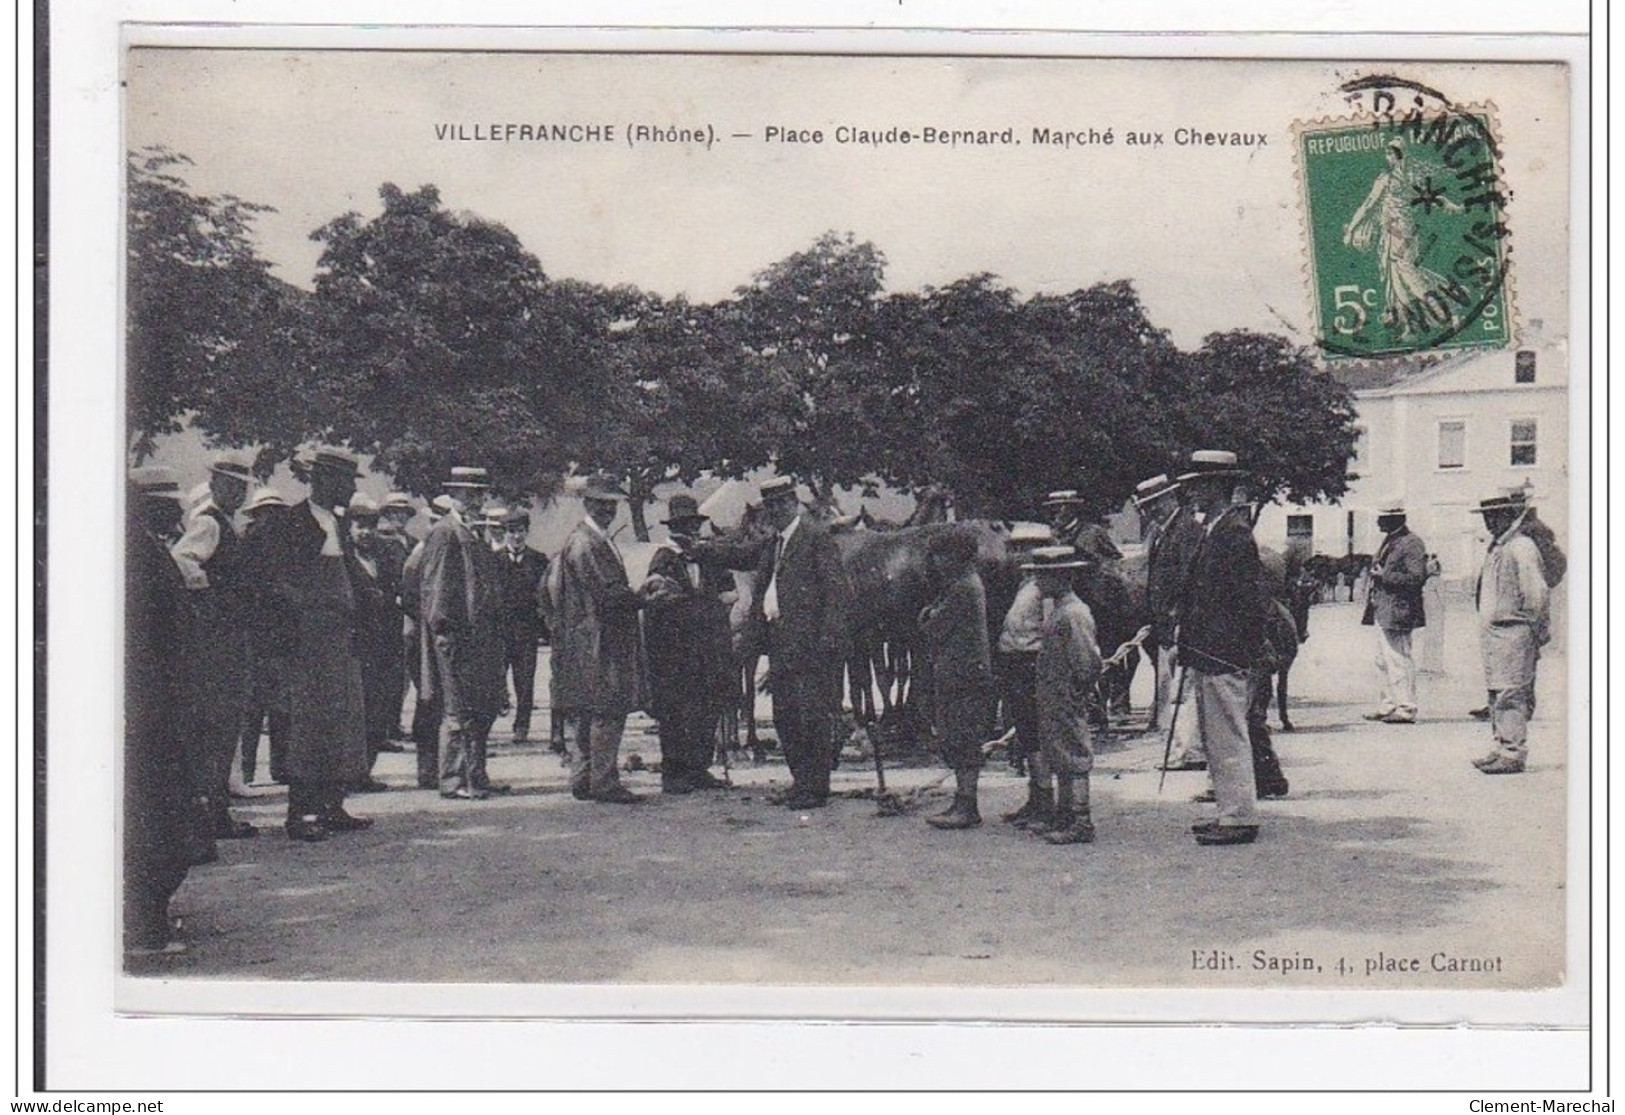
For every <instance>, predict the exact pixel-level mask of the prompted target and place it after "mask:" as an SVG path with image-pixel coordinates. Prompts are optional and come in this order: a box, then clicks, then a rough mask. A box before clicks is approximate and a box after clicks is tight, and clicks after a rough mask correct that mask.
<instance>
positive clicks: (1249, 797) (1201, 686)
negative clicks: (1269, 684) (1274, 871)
mask: <svg viewBox="0 0 1625 1115" xmlns="http://www.w3.org/2000/svg"><path fill="white" fill-rule="evenodd" d="M1244 475H1245V474H1244V473H1243V471H1242V470H1241V469H1240V468H1238V467H1237V465H1236V455H1235V454H1234V453H1229V452H1224V451H1221V450H1211V449H1204V450H1198V451H1197V452H1195V453H1193V454H1191V462H1190V471H1189V472H1186V473H1185V474H1183V475H1182V476H1180V477H1179V478H1178V483H1180V484H1182V485H1183V486H1184V487H1185V490H1186V491H1187V492H1189V493H1190V496H1191V502H1192V505H1193V509H1194V512H1195V514H1196V516H1197V517H1198V519H1199V520H1200V523H1201V528H1202V536H1201V539H1200V540H1199V541H1198V543H1197V546H1196V552H1195V554H1194V555H1193V557H1192V559H1191V566H1190V573H1189V575H1188V576H1187V578H1186V581H1185V591H1184V595H1183V597H1182V600H1181V603H1180V608H1179V645H1178V655H1179V664H1180V666H1182V667H1183V668H1184V669H1186V670H1188V671H1190V688H1191V689H1192V690H1193V692H1194V696H1195V706H1196V719H1197V727H1198V729H1199V731H1200V732H1201V735H1202V741H1203V743H1204V744H1205V745H1206V747H1207V756H1208V770H1209V772H1210V773H1211V775H1212V778H1213V793H1214V797H1215V798H1216V800H1217V802H1218V817H1217V819H1216V820H1214V821H1209V822H1203V823H1200V824H1197V825H1194V826H1192V829H1191V831H1192V832H1193V833H1194V834H1195V836H1196V842H1197V843H1198V844H1204V845H1215V844H1250V843H1252V842H1253V840H1254V839H1255V838H1256V837H1257V836H1258V818H1257V802H1258V787H1257V784H1256V782H1255V781H1254V776H1253V756H1252V745H1251V743H1250V741H1249V738H1248V734H1247V708H1248V704H1249V675H1250V674H1251V672H1252V669H1253V667H1254V665H1255V664H1256V663H1257V662H1258V660H1259V657H1260V655H1261V654H1262V651H1263V643H1264V608H1263V600H1262V595H1261V590H1260V587H1259V581H1260V579H1261V577H1262V566H1261V564H1260V562H1259V557H1258V545H1257V543H1256V542H1254V541H1253V525H1252V514H1251V509H1250V508H1249V507H1247V506H1245V505H1241V504H1237V503H1235V502H1234V501H1233V496H1234V493H1235V489H1236V485H1237V484H1238V483H1239V482H1240V481H1241V480H1242V479H1243V477H1244Z"/></svg>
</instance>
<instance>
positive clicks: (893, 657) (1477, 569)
mask: <svg viewBox="0 0 1625 1115" xmlns="http://www.w3.org/2000/svg"><path fill="white" fill-rule="evenodd" d="M149 38H150V37H149ZM122 76H123V115H124V124H123V158H124V160H125V174H126V182H127V188H126V193H125V202H126V205H125V208H124V213H123V217H124V234H125V243H124V248H125V257H124V259H125V269H124V276H123V299H124V306H125V314H126V317H125V337H126V343H125V349H124V364H123V369H122V384H123V392H124V394H123V415H124V419H125V435H126V441H125V445H124V456H123V458H122V460H121V462H120V465H121V467H122V468H124V469H126V470H127V471H128V475H129V484H128V488H127V492H126V495H125V501H126V509H127V512H128V516H127V517H128V529H127V539H126V549H125V555H126V556H125V560H124V564H123V570H124V572H123V576H124V580H123V582H122V584H123V588H122V592H123V597H124V601H125V613H124V615H125V618H124V623H125V625H126V626H125V635H124V643H123V647H124V650H123V658H122V662H123V666H122V679H121V693H122V697H121V699H122V702H123V708H124V709H125V717H126V724H127V733H126V738H125V741H124V747H125V758H124V767H123V770H124V774H123V777H122V787H123V815H122V818H121V829H120V832H121V840H122V849H123V868H122V883H121V885H122V891H121V893H122V899H123V906H122V909H123V920H122V922H121V933H122V941H121V947H122V956H121V960H120V962H119V967H120V972H121V974H120V977H119V980H118V984H117V1002H118V1005H119V1007H120V1008H121V1009H127V1010H139V1011H156V1012H172V1011H179V1012H185V1013H210V1012H213V1011H230V1010H242V1009H256V1010H261V1011H268V1012H270V1013H277V1012H279V1011H283V1010H286V1011H292V1012H301V1011H302V1012H310V1011H315V1012H316V1013H333V1014H345V1013H350V1012H352V1011H354V1012H361V1013H367V1012H371V1013H378V1012H379V1011H385V1012H389V1011H393V1010H396V1009H401V1010H406V1011H408V1012H421V1013H428V1014H434V1013H440V1012H441V1011H443V1010H452V1009H458V1008H455V1007H454V1006H453V1004H461V1003H465V1002H467V1001H468V1000H467V998H466V996H468V995H469V994H470V993H475V994H479V993H481V992H480V989H482V988H483V989H485V990H486V991H488V992H489V993H490V994H491V995H494V996H495V995H506V996H507V998H502V999H485V1000H476V1001H479V1002H483V1003H487V1004H490V1003H496V1004H497V1005H495V1006H487V1007H484V1008H482V1009H481V1010H480V1011H477V1013H517V1014H524V1013H528V1012H531V1011H534V1010H536V1009H538V1007H537V1004H539V1003H544V1004H545V1003H556V1002H557V1000H556V999H550V998H548V995H549V994H550V990H549V989H563V988H569V989H571V993H572V994H575V993H584V994H585V995H586V996H587V997H586V998H585V999H583V1000H582V1002H585V1003H586V1004H587V1006H586V1007H585V1008H583V1010H582V1013H593V1012H594V1011H595V1010H603V1011H610V1012H615V1011H620V1010H632V1011H633V1012H634V1013H635V1010H636V1008H627V1007H626V1006H625V1004H626V1003H628V1002H630V1001H631V999H629V998H628V995H629V994H630V995H633V996H634V997H635V992H636V989H637V988H640V987H659V988H661V989H663V992H662V993H670V994H675V995H677V996H678V1001H681V1002H687V1003H691V1004H692V1003H693V1002H696V1001H697V1000H695V999H694V998H693V997H692V996H690V997H689V998H688V999H684V998H683V996H684V995H685V994H688V993H689V992H693V993H694V994H696V995H697V994H699V993H700V992H701V991H703V990H705V989H711V990H713V991H715V990H716V989H717V988H718V987H721V988H723V989H725V991H726V989H735V990H737V992H738V993H740V994H743V995H746V996H747V998H743V999H740V998H734V999H730V1000H728V1001H729V1002H730V1003H734V1004H739V1003H744V1004H745V1006H743V1007H742V1008H738V1011H737V1012H738V1013H745V1014H761V1013H767V1014H772V1013H774V1008H773V1007H772V1006H771V1005H770V1004H768V1003H767V1002H766V1000H763V999H760V998H748V996H749V994H750V993H751V991H752V989H757V988H762V989H765V988H791V989H798V988H799V989H801V990H802V992H805V993H808V994H812V993H819V994H827V993H830V992H835V991H840V990H841V989H850V990H851V991H852V992H853V996H854V997H853V998H851V999H850V1000H847V1001H846V1003H847V1004H852V1003H860V1002H862V1003H868V1002H872V1000H870V999H865V998H864V996H865V995H867V994H869V993H870V992H873V991H876V990H878V989H883V988H914V989H929V988H956V989H962V990H963V991H964V992H965V993H966V995H967V996H969V997H968V998H964V999H959V1000H956V1004H957V1005H955V1004H949V1005H946V1006H944V1005H943V1004H941V1003H940V1002H938V1003H937V1004H936V1005H935V1006H932V1007H930V1008H926V1009H928V1010H929V1011H931V1012H934V1013H938V1014H945V1015H947V1016H971V1017H978V1016H981V1017H1003V1018H1032V1019H1039V1018H1079V1017H1087V1016H1088V1012H1089V1010H1090V1009H1091V1008H1089V1007H1087V1006H1083V1005H1080V1004H1082V1003H1084V1002H1085V1000H1082V999H1078V998H1076V997H1075V996H1077V995H1084V994H1092V993H1121V995H1120V997H1119V998H1118V999H1116V1000H1114V1002H1117V1003H1124V1002H1131V1001H1132V993H1144V994H1147V995H1154V996H1155V998H1154V999H1151V1000H1145V1001H1146V1002H1153V1001H1154V1002H1155V1003H1156V1004H1158V1005H1157V1006H1156V1007H1155V1008H1153V1010H1154V1012H1155V1013H1156V1015H1157V1016H1158V1017H1161V1018H1174V1019H1177V1018H1188V1017H1198V1016H1204V1015H1205V1014H1207V1013H1210V1010H1211V1009H1217V1010H1219V1011H1220V1013H1219V1017H1228V1018H1232V1019H1234V1018H1237V1017H1240V1016H1241V1015H1242V1014H1246V1013H1248V1012H1251V1013H1252V1015H1253V1016H1254V1017H1282V1016H1284V1017H1291V1018H1297V1019H1315V1018H1319V1019H1323V1020H1337V1019H1350V1018H1367V1017H1382V1018H1394V1017H1399V1018H1411V1019H1427V1020H1432V1021H1460V1020H1463V1019H1483V1018H1487V1017H1490V1016H1492V1015H1495V1013H1496V1012H1497V1011H1501V1010H1503V1009H1510V1010H1512V1011H1513V1012H1514V1013H1515V1014H1518V1015H1520V1016H1521V1018H1520V1019H1515V1020H1523V1021H1527V1020H1529V1019H1531V1018H1535V1017H1557V1016H1559V1015H1564V1016H1565V1017H1568V1015H1572V1014H1573V1009H1574V1005H1575V1003H1576V1002H1577V1001H1578V1002H1580V1003H1581V1008H1582V1012H1583V996H1582V997H1581V998H1580V999H1579V1000H1577V999H1576V998H1575V994H1576V989H1577V984H1576V981H1577V980H1579V981H1580V982H1581V983H1582V984H1583V982H1584V980H1585V979H1586V976H1585V973H1586V971H1587V970H1588V969H1587V963H1588V955H1589V947H1590V942H1589V936H1588V933H1589V924H1590V909H1589V906H1588V901H1589V899H1588V896H1587V894H1586V890H1585V887H1584V875H1583V870H1584V868H1583V856H1582V860H1581V861H1580V866H1579V867H1577V866H1576V861H1574V860H1571V855H1570V847H1571V845H1572V844H1573V843H1574V842H1575V839H1576V838H1575V832H1576V827H1577V826H1578V830H1579V831H1580V832H1581V833H1582V834H1583V833H1584V832H1586V831H1588V828H1589V818H1588V816H1587V815H1586V814H1585V813H1584V809H1585V803H1586V801H1587V797H1586V796H1585V793H1584V792H1583V791H1578V790H1577V787H1583V786H1585V785H1588V782H1587V779H1588V777H1589V775H1588V771H1589V763H1590V747H1591V741H1590V739H1589V738H1588V736H1587V734H1586V724H1585V722H1584V721H1583V720H1579V719H1577V717H1576V710H1577V709H1578V708H1580V707H1581V706H1580V705H1579V704H1578V703H1577V701H1576V698H1575V686H1577V685H1579V686H1583V685H1584V684H1585V675H1584V674H1583V673H1579V674H1577V673H1576V667H1575V662H1574V658H1573V655H1574V653H1575V648H1577V647H1583V646H1584V645H1585V643H1586V641H1587V639H1588V637H1589V616H1588V613H1587V608H1586V607H1585V606H1571V599H1580V600H1583V599H1584V597H1583V596H1581V597H1579V598H1574V597H1571V593H1572V592H1580V593H1583V592H1584V578H1585V577H1587V576H1588V575H1589V574H1588V572H1587V570H1588V563H1587V550H1586V547H1587V545H1588V542H1587V539H1586V535H1585V533H1584V530H1585V523H1584V521H1583V516H1582V515H1576V514H1575V513H1574V512H1573V510H1572V508H1573V506H1575V497H1574V493H1575V483H1576V479H1577V477H1578V478H1580V479H1581V480H1582V481H1583V478H1584V476H1585V474H1586V472H1587V471H1588V469H1589V463H1588V458H1587V456H1586V455H1585V452H1584V446H1585V444H1586V442H1585V433H1584V430H1583V429H1581V428H1578V427H1577V426H1576V425H1574V424H1572V419H1573V416H1575V415H1577V414H1583V413H1585V411H1584V407H1583V405H1582V406H1580V407H1579V408H1578V409H1577V407H1576V402H1577V397H1581V398H1582V401H1583V397H1584V396H1585V395H1586V394H1587V383H1588V380H1589V377H1590V375H1591V369H1590V368H1589V366H1588V365H1587V363H1586V362H1585V360H1584V359H1583V358H1582V355H1583V353H1584V351H1585V349H1584V346H1583V345H1579V346H1577V344H1576V340H1575V336H1574V318H1575V311H1574V303H1575V299H1576V296H1577V295H1576V290H1575V289H1574V280H1573V275H1574V274H1575V271H1574V261H1573V260H1572V258H1571V248H1570V245H1571V231H1572V222H1573V220H1574V210H1573V208H1572V202H1571V198H1572V197H1573V196H1574V189H1575V182H1574V179H1573V173H1574V171H1573V167H1574V166H1575V152H1574V150H1573V143H1574V141H1573V132H1572V131H1571V124H1572V121H1573V119H1574V112H1575V104H1574V98H1575V96H1576V95H1577V91H1576V89H1575V87H1574V84H1573V80H1572V74H1571V72H1570V68H1569V67H1568V66H1567V65H1565V64H1564V63H1562V62H1560V61H1551V60H1546V61H1541V60H1532V61H1507V60H1457V61H1418V60H1398V61H1392V62H1380V63H1378V62H1371V61H1360V60H1353V59H1351V60H1341V59H1336V58H1316V59H1313V60H1310V59H1296V58H1250V59H1239V58H1229V59H1220V58H1196V57H1133V58H1121V57H1120V58H1107V57H1062V56H1048V57H1038V56H1034V57H999V56H972V55H965V54H959V55H952V56H949V55H943V56H923V55H907V54H901V55H896V54H894V55H868V56H865V55H850V54H849V55H839V54H832V55H809V54H801V55H793V54H774V53H755V54H737V55H729V54H705V53H694V54H683V53H605V52H570V51H522V50H521V51H506V52H496V51H476V50H457V51H452V50H413V51H388V50H350V49H331V50H328V49H310V48H301V49H274V48H264V47H257V48H255V49H234V48H232V47H231V46H230V45H229V44H226V45H218V46H188V47H179V46H174V45H163V44H154V43H152V42H150V41H146V40H143V39H141V38H140V37H139V36H138V37H136V38H135V39H134V40H133V41H132V43H131V45H130V46H129V47H128V49H127V52H126V54H125V56H124V62H123V75H122ZM1577 575H1578V576H1579V577H1580V578H1581V583H1580V587H1579V588H1578V589H1576V588H1575V583H1576V576H1577ZM1581 843H1582V844H1583V838H1582V839H1581ZM1577 871H1578V872H1580V873H1579V874H1577V873H1576V872H1577ZM334 987H342V988H343V989H344V991H343V994H336V993H334V992H333V990H332V989H333V988H334ZM471 988H472V991H471ZM685 989H687V990H685ZM1001 989H1024V991H1022V992H1020V993H1009V992H1007V991H1004V990H1001ZM1193 992H1201V993H1208V992H1226V993H1246V994H1250V995H1253V996H1254V997H1253V998H1252V999H1250V1000H1248V1002H1249V1003H1250V1004H1251V1005H1250V1006H1248V1007H1247V1008H1245V1010H1243V1011H1242V1012H1240V1014H1238V1013H1236V1012H1234V1011H1231V1010H1230V1008H1211V1004H1212V1002H1213V1000H1211V999H1209V998H1204V997H1202V996H1200V995H1192V994H1191V993H1193ZM1275 992H1295V993H1301V992H1313V993H1320V995H1319V997H1315V998H1310V999H1306V998H1304V997H1303V996H1297V997H1290V996H1281V997H1276V998H1271V997H1270V996H1271V994H1272V993H1275ZM1484 992H1495V993H1497V995H1498V996H1500V997H1494V996H1485V995H1482V994H1481V993H1484ZM726 993H728V994H733V991H726ZM594 994H602V995H604V996H608V998H599V999H593V998H592V996H593V995H594ZM1508 995H1511V996H1514V998H1510V999H1509V998H1507V996H1508ZM1001 996H1002V997H1001ZM1124 996H1126V997H1124ZM1517 996H1521V998H1517ZM819 1002H820V1003H822V1004H823V1005H822V1006H818V1007H813V1008H808V1009H810V1010H811V1011H812V1012H813V1013H819V1012H828V1011H833V1012H835V1013H837V1014H849V1013H852V1011H853V1010H856V1011H857V1013H860V1014H861V1013H863V1011H864V1010H865V1009H868V1008H864V1007H861V1006H860V1007H856V1008H853V1007H851V1006H850V1005H845V1006H843V1005H841V1000H839V998H838V997H837V998H836V999H828V998H826V999H823V1000H819ZM1512 1002H1515V1003H1519V1004H1521V1005H1520V1006H1515V1007H1510V1008H1508V1007H1506V1006H1505V1005H1506V1004H1508V1003H1512ZM595 1004H596V1005H595ZM606 1004H608V1005H606ZM1396 1004H1398V1005H1397V1006H1396ZM1565 1004H1566V1005H1565ZM695 1009H697V1010H699V1011H700V1012H702V1013H703V1010H704V1008H703V1007H701V1008H695ZM715 1009H716V1010H718V1011H721V1012H723V1013H727V1012H729V1011H730V1010H733V1009H735V1008H730V1007H717V1008H715ZM876 1009H881V1010H884V1009H886V1008H885V1007H881V1008H876ZM806 1012H807V1011H806V1010H802V1011H801V1013H806ZM1565 1012H1568V1014H1567V1015H1565ZM680 1013H681V1012H680ZM1569 1020H1571V1021H1572V1018H1570V1019H1569Z"/></svg>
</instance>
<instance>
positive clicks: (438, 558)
mask: <svg viewBox="0 0 1625 1115" xmlns="http://www.w3.org/2000/svg"><path fill="white" fill-rule="evenodd" d="M489 486H490V485H489V481H488V479H487V476H486V471H485V470H484V469H483V468H467V467H457V468H454V469H452V470H451V476H450V477H449V478H448V479H447V480H446V482H445V484H444V487H445V490H446V496H447V498H448V499H449V500H450V503H451V508H450V510H448V511H447V512H446V514H445V516H444V517H443V518H442V519H441V520H440V521H439V522H438V523H436V524H435V525H434V529H433V530H431V531H430V532H429V536H428V537H427V538H426V539H424V542H423V555H422V560H421V563H420V565H419V566H418V570H417V584H416V588H417V594H418V630H419V632H420V639H421V643H422V654H423V679H424V684H425V687H426V689H427V691H428V693H427V696H428V697H429V699H430V700H431V701H432V702H434V703H436V704H437V705H438V706H439V708H440V712H441V721H440V796H441V797H443V798H456V799H459V800H462V801H479V800H482V799H484V798H486V797H488V796H489V795H491V794H493V793H503V792H505V791H506V790H507V789H508V787H507V786H505V785H502V784H500V783H494V782H492V781H491V779H490V777H489V775H488V774H487V773H486V769H485V760H486V753H485V748H486V742H487V740H488V739H489V737H490V735H491V724H492V722H493V721H495V720H496V718H497V713H498V711H499V710H500V709H501V707H502V697H503V689H502V685H503V682H502V626H501V624H502V618H501V617H502V605H501V594H500V590H499V588H498V584H497V573H498V571H497V569H496V567H495V565H494V562H493V559H492V554H491V548H490V546H488V545H487V544H486V543H485V542H484V541H483V540H481V539H480V538H478V537H476V536H475V534H474V532H473V530H472V529H471V528H470V526H469V520H470V519H472V518H473V517H474V513H475V512H477V511H478V510H479V507H478V503H479V500H480V499H481V497H482V496H483V495H484V493H485V492H486V491H487V490H488V488H489Z"/></svg>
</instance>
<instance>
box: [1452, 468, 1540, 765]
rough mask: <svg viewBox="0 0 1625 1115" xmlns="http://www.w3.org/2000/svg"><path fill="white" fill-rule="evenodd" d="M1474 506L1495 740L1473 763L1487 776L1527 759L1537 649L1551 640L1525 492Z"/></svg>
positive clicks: (1481, 633)
mask: <svg viewBox="0 0 1625 1115" xmlns="http://www.w3.org/2000/svg"><path fill="white" fill-rule="evenodd" d="M1473 510H1474V513H1475V514H1479V515H1482V516H1484V526H1485V527H1486V528H1488V530H1489V534H1490V544H1489V549H1488V550H1486V551H1485V553H1484V566H1483V569H1482V570H1481V571H1480V573H1479V575H1478V586H1477V591H1476V593H1475V595H1474V600H1475V602H1476V604H1477V607H1478V644H1479V650H1480V652H1481V653H1482V654H1483V656H1484V686H1485V688H1486V689H1487V690H1488V691H1489V695H1490V701H1489V710H1490V734H1491V736H1492V737H1493V738H1494V740H1495V747H1494V749H1493V750H1492V751H1490V752H1489V753H1488V754H1487V755H1484V756H1483V757H1482V758H1479V759H1475V760H1473V765H1474V766H1476V767H1477V768H1478V769H1479V770H1481V771H1483V772H1484V773H1485V774H1520V773H1522V772H1523V769H1524V764H1525V763H1526V762H1527V761H1528V757H1529V718H1530V717H1531V716H1533V715H1534V712H1535V674H1536V670H1537V667H1538V666H1539V664H1540V648H1541V647H1543V646H1545V645H1546V643H1547V642H1548V641H1549V640H1550V638H1551V632H1550V623H1551V596H1550V585H1549V584H1548V580H1549V577H1548V571H1547V569H1546V567H1545V564H1544V561H1543V552H1542V550H1541V548H1540V546H1539V545H1538V544H1537V542H1536V540H1535V539H1534V538H1533V537H1531V535H1530V533H1529V531H1528V529H1527V523H1528V517H1529V514H1530V510H1531V508H1530V505H1529V500H1528V495H1527V493H1526V492H1525V491H1523V490H1521V489H1518V490H1514V491H1510V492H1506V493H1503V494H1502V495H1499V496H1495V497H1493V498H1491V499H1486V500H1483V501H1482V502H1480V503H1479V505H1478V506H1477V507H1476V508H1474V509H1473ZM1559 576H1560V574H1559ZM1550 579H1552V580H1555V579H1557V578H1550Z"/></svg>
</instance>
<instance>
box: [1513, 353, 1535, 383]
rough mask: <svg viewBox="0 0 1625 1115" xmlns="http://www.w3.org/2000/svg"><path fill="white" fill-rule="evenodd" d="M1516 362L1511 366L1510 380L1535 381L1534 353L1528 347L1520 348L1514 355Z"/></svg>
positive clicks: (1518, 381)
mask: <svg viewBox="0 0 1625 1115" xmlns="http://www.w3.org/2000/svg"><path fill="white" fill-rule="evenodd" d="M1514 360H1515V361H1516V363H1515V364H1514V365H1513V367H1512V382H1514V383H1534V382H1535V354H1534V353H1533V352H1532V351H1530V350H1529V349H1522V350H1520V351H1519V353H1518V355H1517V356H1516V357H1514Z"/></svg>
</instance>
